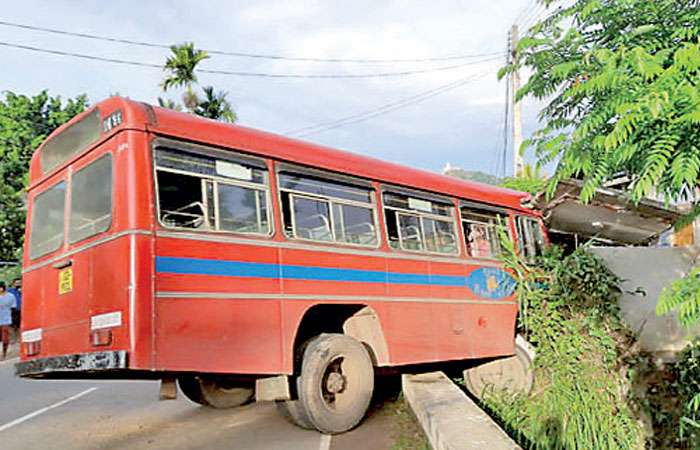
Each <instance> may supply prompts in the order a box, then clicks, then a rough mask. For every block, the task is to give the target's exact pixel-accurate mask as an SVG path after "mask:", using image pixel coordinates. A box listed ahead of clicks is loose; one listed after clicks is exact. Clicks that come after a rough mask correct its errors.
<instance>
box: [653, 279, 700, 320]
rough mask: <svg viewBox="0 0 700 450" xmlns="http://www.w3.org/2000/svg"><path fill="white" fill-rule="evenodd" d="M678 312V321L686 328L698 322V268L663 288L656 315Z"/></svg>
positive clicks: (699, 297)
mask: <svg viewBox="0 0 700 450" xmlns="http://www.w3.org/2000/svg"><path fill="white" fill-rule="evenodd" d="M672 311H677V312H678V320H680V322H681V324H683V325H684V326H686V327H690V326H692V325H694V324H696V323H698V322H700V267H695V268H693V269H692V270H691V271H690V273H689V274H688V275H687V276H685V277H683V278H679V279H677V280H675V281H674V282H673V283H671V285H669V286H667V287H665V288H664V290H663V291H662V292H661V296H659V303H658V304H657V305H656V313H657V314H659V315H663V314H668V313H670V312H672Z"/></svg>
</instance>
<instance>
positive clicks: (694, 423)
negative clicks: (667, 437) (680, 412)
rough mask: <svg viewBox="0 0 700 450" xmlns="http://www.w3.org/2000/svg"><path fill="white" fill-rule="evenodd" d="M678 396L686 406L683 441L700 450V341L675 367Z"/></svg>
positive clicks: (687, 350)
mask: <svg viewBox="0 0 700 450" xmlns="http://www.w3.org/2000/svg"><path fill="white" fill-rule="evenodd" d="M673 370H674V372H675V375H676V385H677V389H678V396H679V397H680V400H681V402H682V404H683V405H686V407H685V411H684V414H685V415H684V417H682V418H681V427H680V433H681V439H682V440H685V441H687V442H688V443H689V444H690V445H691V446H692V448H698V449H700V340H695V341H693V342H692V343H691V344H689V345H688V346H687V347H686V348H685V349H684V350H683V351H682V352H681V353H680V355H678V360H677V361H676V362H675V364H674V365H673Z"/></svg>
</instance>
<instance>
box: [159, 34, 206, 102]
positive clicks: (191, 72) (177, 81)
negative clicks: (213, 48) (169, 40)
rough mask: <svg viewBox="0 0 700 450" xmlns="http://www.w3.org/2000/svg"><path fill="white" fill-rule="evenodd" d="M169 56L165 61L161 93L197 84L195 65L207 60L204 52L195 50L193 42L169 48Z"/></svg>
mask: <svg viewBox="0 0 700 450" xmlns="http://www.w3.org/2000/svg"><path fill="white" fill-rule="evenodd" d="M170 51H171V55H170V56H169V57H168V59H166V60H165V68H164V70H165V72H166V73H167V75H166V76H165V79H164V80H163V83H162V86H163V91H167V90H168V89H170V88H173V87H175V88H177V87H187V86H191V85H193V84H195V83H196V82H197V74H196V73H195V69H196V67H197V65H198V64H199V63H200V62H202V61H204V60H205V59H207V58H209V54H208V53H207V52H205V51H204V50H199V49H197V48H195V46H194V43H193V42H186V43H184V44H181V45H171V46H170Z"/></svg>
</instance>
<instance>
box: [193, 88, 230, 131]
mask: <svg viewBox="0 0 700 450" xmlns="http://www.w3.org/2000/svg"><path fill="white" fill-rule="evenodd" d="M202 90H203V91H204V98H203V99H200V100H199V103H198V104H197V106H196V107H195V108H194V113H195V114H197V115H198V116H202V117H208V118H209V119H215V120H221V121H223V122H230V123H233V122H235V121H236V113H235V112H234V111H233V109H232V108H231V104H230V103H229V102H228V101H227V100H226V95H227V93H226V92H223V91H220V92H218V93H216V92H214V88H213V87H212V86H206V87H204V88H202Z"/></svg>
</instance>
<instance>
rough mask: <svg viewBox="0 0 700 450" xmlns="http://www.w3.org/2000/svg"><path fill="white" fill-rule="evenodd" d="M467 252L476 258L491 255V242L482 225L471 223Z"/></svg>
mask: <svg viewBox="0 0 700 450" xmlns="http://www.w3.org/2000/svg"><path fill="white" fill-rule="evenodd" d="M468 241H469V253H470V254H471V255H472V256H474V257H476V258H489V257H491V256H492V255H491V244H490V243H489V239H488V235H487V233H486V229H485V228H484V227H480V226H476V225H472V226H471V227H470V229H469V237H468Z"/></svg>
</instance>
